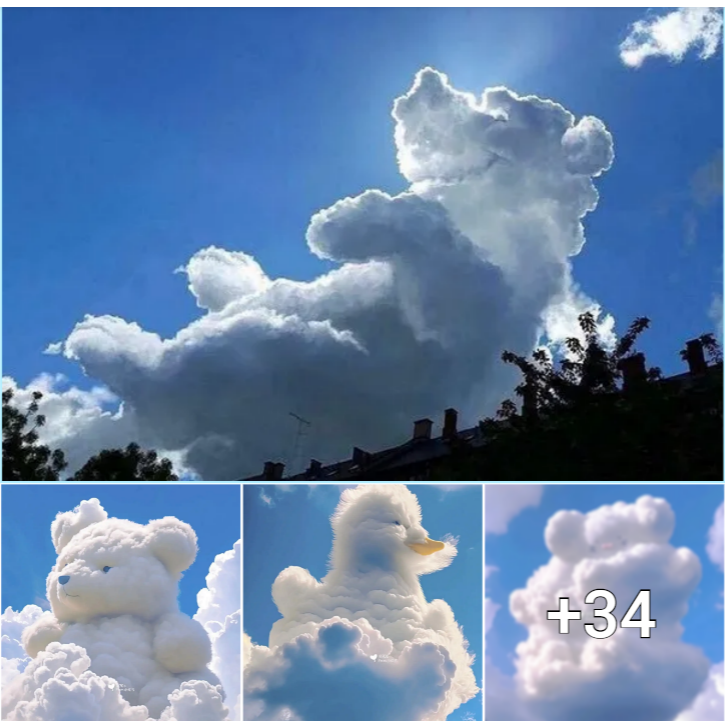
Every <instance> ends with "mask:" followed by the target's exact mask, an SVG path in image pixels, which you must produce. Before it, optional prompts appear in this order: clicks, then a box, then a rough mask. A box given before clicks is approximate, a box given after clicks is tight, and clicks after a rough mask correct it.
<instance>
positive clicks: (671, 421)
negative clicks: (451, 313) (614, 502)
mask: <svg viewBox="0 0 725 721" xmlns="http://www.w3.org/2000/svg"><path fill="white" fill-rule="evenodd" d="M579 325H580V327H581V330H582V335H583V338H584V341H583V342H582V341H580V340H579V339H577V338H569V339H568V340H567V341H566V349H567V351H568V354H567V357H565V358H563V359H561V360H559V361H556V362H555V361H554V359H553V358H552V357H551V355H550V354H549V352H548V351H547V350H545V349H540V350H537V351H535V352H534V353H533V354H532V356H531V358H526V357H523V356H519V355H516V354H514V353H510V352H508V351H507V352H505V353H504V354H503V356H502V358H503V361H504V362H505V363H509V364H512V365H514V366H516V367H517V368H518V369H519V371H520V372H521V374H522V381H521V383H520V384H519V385H518V386H517V387H516V391H515V393H516V396H518V398H519V399H520V403H519V404H517V403H516V402H514V401H513V400H511V399H509V400H506V401H504V402H503V403H502V405H501V407H500V409H499V410H498V412H497V413H496V416H495V418H487V419H485V420H483V421H481V423H480V424H479V430H480V435H481V437H482V439H483V447H481V448H478V449H474V448H471V447H470V446H465V447H461V444H459V445H458V447H457V448H456V449H453V453H452V464H451V469H452V475H453V476H454V477H457V478H459V479H460V480H476V481H487V480H488V481H508V482H529V483H538V482H551V481H571V482H577V481H578V482H586V481H599V482H606V481H640V482H644V481H648V482H651V481H656V480H659V481H665V480H676V481H679V482H682V481H687V480H694V481H706V480H722V473H723V471H722V468H723V464H722V432H723V431H722V428H723V425H722V372H721V370H720V372H717V373H711V372H709V368H708V367H707V366H706V367H704V368H703V369H702V372H701V373H699V375H698V377H697V378H690V379H689V381H688V383H686V384H683V383H682V382H681V380H680V381H678V380H677V378H662V373H661V372H660V370H659V369H658V368H650V369H647V368H646V367H645V359H644V356H643V355H642V354H641V353H638V352H637V351H636V344H637V340H638V338H639V336H640V335H641V333H642V332H643V331H645V330H646V329H647V328H648V327H649V319H647V318H637V319H636V320H635V321H634V322H633V323H632V324H631V325H630V327H629V329H628V330H627V332H626V333H625V334H624V336H623V337H622V338H621V339H620V340H619V342H618V343H617V344H616V346H615V347H614V348H613V349H611V350H609V349H607V348H606V347H605V346H604V345H603V344H602V341H601V339H600V337H599V335H598V333H597V329H596V323H595V319H594V317H593V316H592V315H591V314H590V313H585V314H583V315H581V316H580V317H579ZM699 343H700V344H701V346H702V347H703V348H704V349H705V351H706V353H707V355H708V357H709V360H710V362H711V363H714V364H718V363H721V362H722V355H721V352H720V348H719V346H718V344H717V342H716V340H715V339H714V337H713V336H712V335H709V334H707V335H703V336H701V337H700V339H699ZM687 353H688V351H683V357H687ZM519 406H520V410H519Z"/></svg>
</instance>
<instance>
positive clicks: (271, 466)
mask: <svg viewBox="0 0 725 721" xmlns="http://www.w3.org/2000/svg"><path fill="white" fill-rule="evenodd" d="M262 475H263V477H264V480H265V481H267V482H268V483H275V482H277V481H281V480H282V476H283V475H284V463H275V462H274V461H267V462H266V463H265V464H264V472H263V474H262Z"/></svg>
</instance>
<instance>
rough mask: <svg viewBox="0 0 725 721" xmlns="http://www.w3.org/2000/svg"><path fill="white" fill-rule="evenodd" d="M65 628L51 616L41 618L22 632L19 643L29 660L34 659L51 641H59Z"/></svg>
mask: <svg viewBox="0 0 725 721" xmlns="http://www.w3.org/2000/svg"><path fill="white" fill-rule="evenodd" d="M65 627H66V624H64V623H61V622H60V621H58V619H56V618H55V617H53V616H49V615H46V616H41V618H39V619H38V620H37V621H36V622H35V623H33V624H31V625H30V626H28V627H27V628H26V629H25V630H24V631H23V635H22V637H21V641H22V644H23V648H24V649H25V653H27V654H28V656H30V658H35V657H36V656H37V655H38V654H39V653H40V652H41V651H45V649H46V648H47V647H48V646H49V645H50V644H51V643H53V641H60V639H61V637H62V636H63V633H64V632H65Z"/></svg>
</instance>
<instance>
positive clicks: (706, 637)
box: [485, 484, 724, 721]
mask: <svg viewBox="0 0 725 721" xmlns="http://www.w3.org/2000/svg"><path fill="white" fill-rule="evenodd" d="M723 493H724V492H723V486H722V485H694V484H691V485H658V484H649V485H645V484H642V485H568V484H567V485H546V486H541V485H518V486H517V485H487V486H486V487H485V508H486V671H485V674H486V683H485V719H486V721H581V720H584V719H585V720H586V721H605V720H611V719H617V720H618V721H642V719H647V721H715V720H716V719H721V718H722V717H723V691H722V689H723Z"/></svg>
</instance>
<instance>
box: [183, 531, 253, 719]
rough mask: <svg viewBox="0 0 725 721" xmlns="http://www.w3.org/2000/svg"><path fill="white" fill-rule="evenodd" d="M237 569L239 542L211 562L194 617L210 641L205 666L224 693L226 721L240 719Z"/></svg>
mask: <svg viewBox="0 0 725 721" xmlns="http://www.w3.org/2000/svg"><path fill="white" fill-rule="evenodd" d="M241 567H242V551H241V541H237V542H236V543H235V544H234V548H232V550H230V551H226V552H225V553H220V554H219V555H218V556H217V557H216V558H215V559H214V562H213V563H212V565H211V567H210V568H209V574H208V575H207V577H206V588H202V589H201V591H199V593H198V594H197V603H198V605H199V610H198V611H197V612H196V614H195V615H194V618H195V619H196V620H197V621H199V623H201V625H202V626H204V628H205V629H206V632H207V633H208V634H209V637H210V638H211V647H212V659H211V663H210V664H209V667H210V668H211V670H212V671H214V673H215V674H216V675H217V676H218V677H219V680H220V681H221V682H222V687H223V688H224V691H225V692H226V696H227V705H228V706H229V710H230V715H229V718H230V721H239V719H240V718H241V709H240V703H241V702H240V686H241V673H242V670H241V660H240V656H241V649H242V639H241V630H240V629H241V625H240V615H241V611H240V609H241V594H240V589H241Z"/></svg>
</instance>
